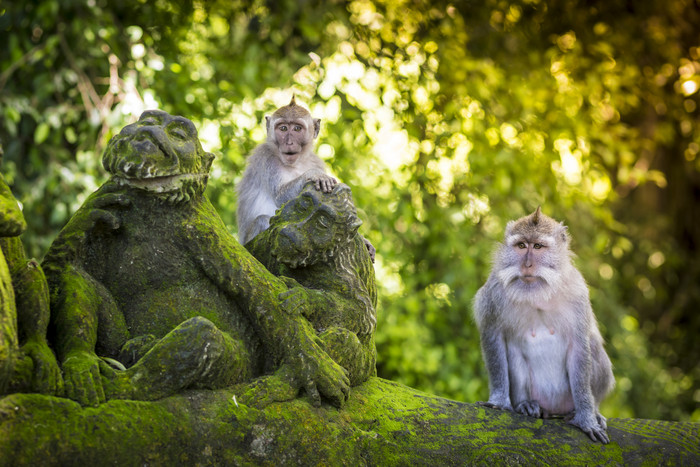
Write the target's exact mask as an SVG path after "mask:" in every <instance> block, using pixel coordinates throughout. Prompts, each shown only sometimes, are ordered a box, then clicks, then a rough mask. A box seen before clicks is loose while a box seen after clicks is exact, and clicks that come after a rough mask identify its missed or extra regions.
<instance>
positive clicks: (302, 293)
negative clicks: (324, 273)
mask: <svg viewBox="0 0 700 467" xmlns="http://www.w3.org/2000/svg"><path fill="white" fill-rule="evenodd" d="M292 280H293V279H292ZM277 298H278V299H279V300H280V305H281V307H282V309H283V310H284V311H285V312H286V313H288V314H290V315H305V316H306V314H307V311H308V310H307V308H308V306H309V294H308V292H307V291H306V289H304V288H303V287H301V286H299V284H296V286H294V287H291V288H290V289H289V290H287V291H286V292H282V293H281V294H279V295H278V296H277Z"/></svg>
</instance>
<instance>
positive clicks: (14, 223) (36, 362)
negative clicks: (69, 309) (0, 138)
mask: <svg viewBox="0 0 700 467" xmlns="http://www.w3.org/2000/svg"><path fill="white" fill-rule="evenodd" d="M1 162H2V155H1V154H0V163H1ZM26 227H27V223H26V222H25V220H24V216H23V215H22V211H20V209H19V205H18V204H17V200H16V199H15V198H14V197H13V196H12V192H11V191H10V188H9V187H8V186H7V183H5V179H4V178H3V177H2V175H0V247H1V250H0V395H2V394H7V393H13V392H39V393H44V394H61V393H62V392H63V380H62V379H61V371H60V369H59V367H58V364H57V363H56V357H55V356H54V354H53V352H52V351H51V349H50V348H49V345H48V342H47V340H46V330H47V326H48V323H49V293H48V287H47V284H46V279H45V277H44V273H43V271H42V269H41V267H40V266H39V264H38V263H37V262H36V261H35V260H33V259H27V257H26V254H25V251H24V246H23V245H22V241H21V240H20V238H19V235H20V234H21V233H22V232H23V231H24V230H25V229H26Z"/></svg>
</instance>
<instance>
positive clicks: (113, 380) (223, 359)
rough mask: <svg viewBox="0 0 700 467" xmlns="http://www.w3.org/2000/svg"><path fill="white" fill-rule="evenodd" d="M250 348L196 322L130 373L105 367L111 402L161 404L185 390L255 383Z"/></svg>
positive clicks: (177, 332) (169, 338) (185, 325)
mask: <svg viewBox="0 0 700 467" xmlns="http://www.w3.org/2000/svg"><path fill="white" fill-rule="evenodd" d="M250 361H252V358H251V357H250V356H249V355H248V352H247V350H246V349H245V346H244V345H243V344H242V343H241V342H240V341H237V340H235V339H233V338H232V337H231V336H229V335H228V334H226V333H224V332H222V331H220V330H219V329H218V328H217V327H216V326H215V325H214V324H213V323H212V322H211V321H209V320H207V319H205V318H202V317H196V318H191V319H188V320H187V321H185V322H183V323H182V324H180V325H179V326H178V327H176V328H175V329H173V330H172V331H170V332H169V333H168V334H167V335H165V337H163V338H162V339H161V340H160V341H158V343H156V344H155V345H154V346H153V348H152V349H151V350H150V351H148V353H146V355H144V356H143V358H141V359H140V360H139V361H138V362H136V364H135V365H134V366H132V367H131V368H129V369H128V370H126V371H117V370H114V369H112V368H110V367H108V365H107V364H106V363H103V364H102V365H101V372H102V379H103V386H104V389H105V395H106V397H107V399H135V400H156V399H160V398H162V397H166V396H169V395H171V394H174V393H176V392H178V391H180V390H182V389H185V388H190V387H192V388H212V389H213V388H221V387H225V386H228V385H232V384H234V383H236V382H240V381H242V380H244V379H247V378H250V377H251V376H252V375H251V374H250V369H249V365H248V362H250Z"/></svg>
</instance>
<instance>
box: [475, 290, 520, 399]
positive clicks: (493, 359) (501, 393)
mask: <svg viewBox="0 0 700 467" xmlns="http://www.w3.org/2000/svg"><path fill="white" fill-rule="evenodd" d="M491 292H492V291H491V290H490V289H486V290H484V289H482V290H479V292H478V293H477V295H476V298H475V301H474V314H475V318H476V320H477V325H478V326H479V334H480V336H481V351H482V354H483V356H484V363H485V364H486V370H487V372H488V374H489V400H488V402H486V403H485V404H484V405H486V406H488V407H494V408H500V409H505V410H513V407H512V405H511V400H510V382H509V378H508V354H507V348H506V341H505V336H504V334H503V331H502V329H500V326H498V319H497V317H496V316H494V315H495V305H494V303H493V300H492V299H491V295H490V294H491Z"/></svg>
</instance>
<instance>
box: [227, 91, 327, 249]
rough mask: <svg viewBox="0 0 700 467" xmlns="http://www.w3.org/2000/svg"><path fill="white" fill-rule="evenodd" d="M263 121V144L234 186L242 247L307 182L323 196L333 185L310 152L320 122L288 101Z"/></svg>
mask: <svg viewBox="0 0 700 467" xmlns="http://www.w3.org/2000/svg"><path fill="white" fill-rule="evenodd" d="M265 120H266V123H267V141H265V142H264V143H263V144H261V145H259V146H258V147H257V148H255V151H254V152H253V154H252V155H251V156H250V157H249V158H248V164H247V166H246V170H245V172H244V174H243V179H242V180H241V181H240V183H239V184H238V190H237V191H238V208H237V213H238V214H237V216H238V235H239V237H240V238H239V240H240V242H241V244H242V245H245V244H246V243H248V241H250V240H251V239H252V238H253V237H255V236H256V235H257V234H259V233H260V232H262V231H263V230H265V229H267V228H268V227H269V226H270V217H272V216H273V215H274V214H275V211H276V210H277V209H278V208H279V207H280V206H282V205H283V204H284V203H286V202H287V201H289V200H290V199H292V198H294V197H295V196H297V195H298V194H299V193H300V192H301V188H302V187H303V186H304V184H305V183H306V182H309V181H313V182H314V183H315V186H316V189H317V190H319V191H323V192H324V193H330V191H331V190H332V189H333V187H334V186H335V185H336V184H337V183H338V181H337V180H336V179H335V178H333V177H331V176H330V175H328V174H327V173H326V166H325V164H324V163H323V161H322V160H321V159H320V158H319V157H318V156H317V155H316V154H315V153H314V150H313V141H314V139H316V137H317V136H318V132H319V130H320V128H321V119H319V118H312V117H311V114H310V113H309V111H308V110H306V109H305V108H303V107H301V106H299V105H297V103H296V100H295V98H294V97H292V100H291V102H290V103H289V104H288V105H286V106H284V107H280V108H279V109H277V110H276V111H275V113H273V114H272V116H267V117H265Z"/></svg>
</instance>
